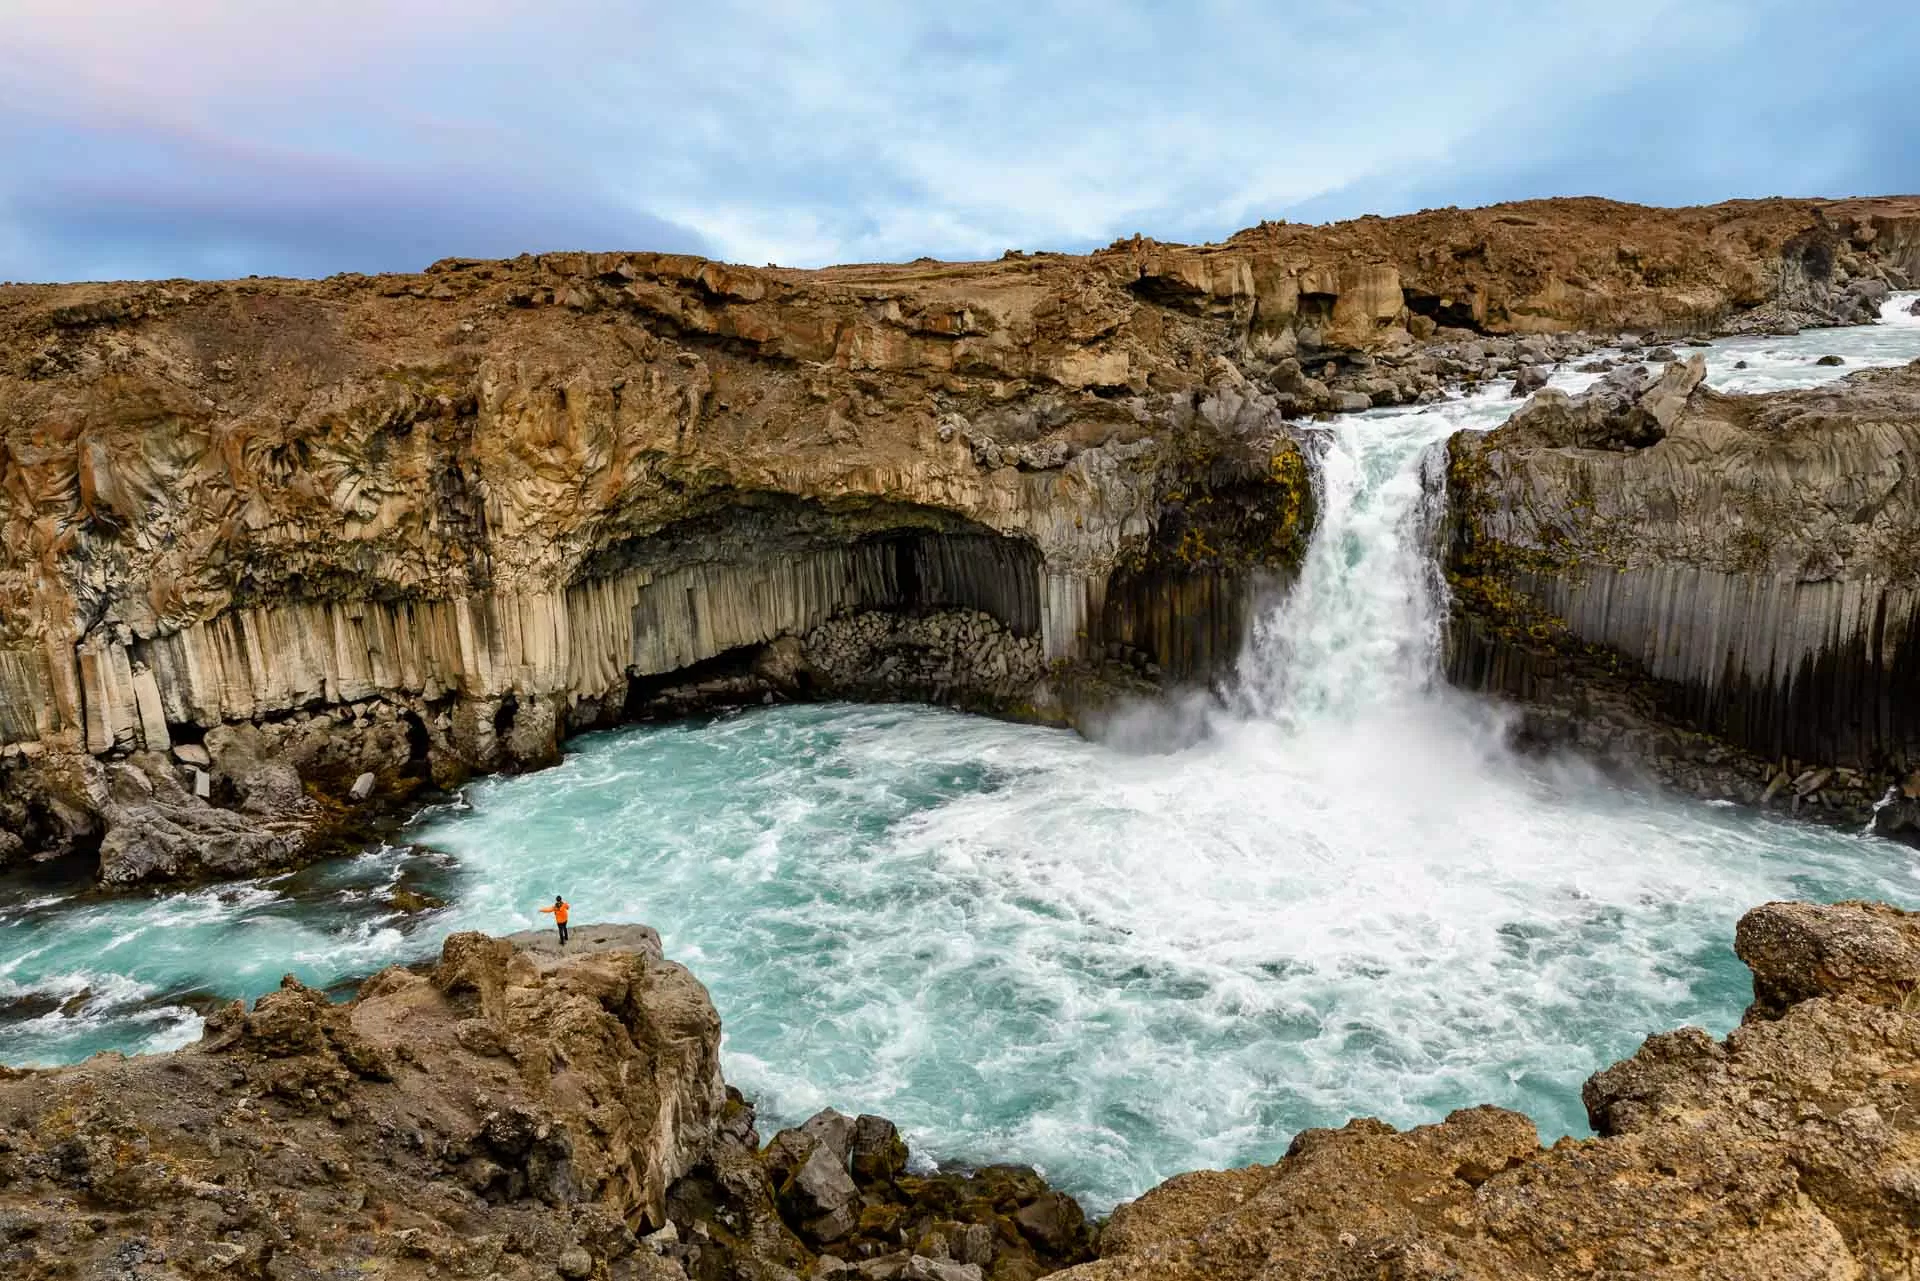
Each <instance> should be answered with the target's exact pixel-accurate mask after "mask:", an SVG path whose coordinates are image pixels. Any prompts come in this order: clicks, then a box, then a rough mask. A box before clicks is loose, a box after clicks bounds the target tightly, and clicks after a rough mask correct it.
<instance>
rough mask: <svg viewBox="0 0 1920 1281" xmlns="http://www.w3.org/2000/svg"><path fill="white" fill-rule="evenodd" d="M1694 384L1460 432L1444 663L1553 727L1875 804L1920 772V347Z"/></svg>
mask: <svg viewBox="0 0 1920 1281" xmlns="http://www.w3.org/2000/svg"><path fill="white" fill-rule="evenodd" d="M1700 378H1701V370H1700V368H1699V366H1698V365H1697V364H1696V365H1694V366H1691V367H1689V366H1683V365H1678V364H1676V365H1673V366H1670V367H1669V368H1668V370H1667V372H1666V374H1665V376H1664V377H1663V378H1661V379H1660V380H1658V382H1657V383H1655V384H1653V385H1650V386H1649V385H1645V384H1644V383H1641V382H1635V381H1633V379H1632V378H1631V376H1628V377H1626V378H1623V377H1622V376H1621V375H1619V374H1615V375H1610V376H1609V378H1608V379H1607V380H1606V381H1603V382H1602V383H1601V384H1600V385H1599V386H1598V387H1596V388H1595V390H1594V391H1593V392H1592V393H1590V394H1588V395H1587V396H1585V397H1583V398H1581V399H1580V400H1578V401H1570V400H1569V399H1568V398H1567V397H1565V396H1564V395H1562V394H1560V393H1558V392H1543V393H1541V394H1540V395H1539V396H1537V397H1535V398H1534V399H1533V400H1532V401H1530V402H1529V403H1528V404H1527V406H1526V407H1525V408H1523V409H1522V410H1521V411H1520V412H1519V413H1518V414H1516V415H1515V416H1514V418H1513V419H1512V420H1511V421H1509V422H1508V423H1507V424H1506V425H1505V426H1503V427H1501V428H1499V429H1498V430H1496V431H1493V432H1490V433H1487V434H1486V435H1484V436H1475V435H1470V434H1465V433H1463V434H1461V435H1459V436H1456V437H1455V438H1454V439H1453V441H1452V442H1451V444H1450V446H1449V448H1450V467H1449V483H1450V487H1451V494H1450V499H1451V506H1452V511H1453V516H1454V521H1455V526H1456V528H1455V536H1454V540H1453V544H1452V548H1451V552H1450V566H1451V570H1452V581H1453V584H1454V588H1455V620H1454V629H1453V637H1452V645H1451V652H1450V663H1451V666H1452V674H1453V676H1454V679H1455V680H1456V681H1458V682H1460V683H1462V684H1465V685H1468V686H1472V687H1476V688H1482V689H1491V690H1495V691H1498V692H1502V693H1507V694H1511V695H1514V696H1516V697H1519V698H1521V699H1523V700H1528V701H1530V702H1532V703H1533V704H1534V705H1535V714H1534V717H1533V721H1532V727H1531V728H1532V730H1533V731H1534V732H1537V733H1538V734H1539V735H1540V736H1542V737H1545V738H1548V739H1554V738H1564V737H1572V738H1574V739H1576V740H1577V741H1579V742H1581V744H1582V745H1583V746H1586V747H1589V748H1592V749H1595V750H1598V751H1600V752H1601V753H1602V754H1609V753H1611V754H1614V755H1616V756H1618V757H1619V758H1621V759H1623V760H1636V759H1637V760H1644V761H1650V762H1652V763H1653V764H1654V765H1655V766H1656V768H1658V769H1661V770H1664V771H1665V772H1666V773H1667V774H1668V775H1669V776H1671V777H1673V778H1675V779H1676V780H1677V781H1681V782H1683V783H1686V784H1687V785H1689V786H1692V787H1694V788H1695V789H1696V790H1701V791H1704V792H1706V793H1708V794H1712V795H1727V796H1729V797H1731V798H1734V799H1739V800H1743V801H1747V802H1758V801H1762V800H1765V801H1768V802H1774V803H1778V804H1782V805H1791V806H1792V807H1793V808H1794V809H1796V810H1805V809H1812V810H1814V811H1818V812H1828V813H1832V814H1834V815H1836V816H1843V817H1844V818H1845V819H1846V820H1847V821H1848V822H1860V821H1864V820H1865V819H1866V817H1867V816H1868V813H1869V811H1870V809H1871V806H1872V805H1873V804H1874V803H1875V802H1877V801H1879V800H1880V799H1881V797H1882V796H1883V795H1884V794H1885V792H1886V789H1887V786H1888V785H1889V783H1900V784H1902V785H1903V786H1907V787H1908V788H1909V790H1911V789H1912V785H1913V783H1914V782H1920V780H1913V779H1912V775H1913V771H1914V769H1915V767H1916V766H1920V629H1917V624H1920V560H1916V557H1915V551H1916V549H1917V548H1920V482H1917V481H1916V479H1915V475H1914V468H1913V460H1914V459H1915V458H1916V457H1920V363H1916V364H1914V365H1910V366H1908V367H1906V368H1904V369H1893V370H1872V371H1866V372H1862V373H1858V374H1853V375H1850V376H1848V377H1847V378H1845V379H1844V380H1842V381H1840V382H1838V383H1835V384H1832V385H1829V386H1826V387H1821V388H1815V389H1809V390H1804V391H1792V392H1780V393H1773V394H1769V395H1763V396H1728V395H1721V394H1719V393H1716V392H1714V391H1713V390H1711V389H1710V388H1707V387H1705V386H1702V385H1701V382H1700ZM1675 727H1678V728H1675Z"/></svg>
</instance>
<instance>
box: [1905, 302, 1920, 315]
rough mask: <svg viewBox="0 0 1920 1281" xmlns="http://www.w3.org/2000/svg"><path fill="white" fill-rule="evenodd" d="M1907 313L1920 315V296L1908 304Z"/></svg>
mask: <svg viewBox="0 0 1920 1281" xmlns="http://www.w3.org/2000/svg"><path fill="white" fill-rule="evenodd" d="M1907 314H1908V315H1909V316H1920V298H1915V299H1914V300H1913V301H1912V302H1910V303H1908V304H1907Z"/></svg>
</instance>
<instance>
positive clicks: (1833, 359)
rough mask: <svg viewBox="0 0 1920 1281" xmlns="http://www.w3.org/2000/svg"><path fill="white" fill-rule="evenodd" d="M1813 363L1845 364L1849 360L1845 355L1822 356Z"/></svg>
mask: <svg viewBox="0 0 1920 1281" xmlns="http://www.w3.org/2000/svg"><path fill="white" fill-rule="evenodd" d="M1813 363H1814V364H1816V365H1844V364H1846V363H1847V361H1846V358H1845V357H1844V356H1822V357H1820V359H1818V360H1816V361H1814V362H1813Z"/></svg>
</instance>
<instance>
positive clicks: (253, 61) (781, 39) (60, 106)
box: [0, 0, 1920, 280]
mask: <svg viewBox="0 0 1920 1281" xmlns="http://www.w3.org/2000/svg"><path fill="white" fill-rule="evenodd" d="M1916 66H1920V0H1854V2H1853V3H1850V4H1847V5H1844V6H1833V7H1831V8H1829V6H1826V5H1820V4H1814V3H1812V0H1792V2H1788V0H1684V2H1672V0H1605V2H1604V3H1602V2H1599V0H1592V2H1576V0H1531V2H1525V3H1522V2H1513V3H1509V2H1507V0H1474V2H1471V3H1469V2H1468V0H1315V2H1314V3H1309V4H1293V3H1279V2H1274V3H1266V4H1260V3H1253V2H1251V0H1187V2H1186V3H1167V4H1158V3H1125V2H1123V0H1099V2H1095V0H1087V2H1085V3H1082V2H1080V0H1016V2H1005V0H975V2H974V3H971V4H965V5H948V4H930V3H917V2H916V0H893V2H891V3H881V2H871V0H841V2H839V3H814V2H812V0H787V2H785V3H779V2H776V0H701V2H700V3H674V4H668V3H648V2H644V0H628V2H626V3H622V2H620V0H538V2H529V0H297V2H295V0H0V280H9V279H10V280H60V279H65V280H71V279H118V278H151V277H171V276H196V277H226V276H242V275H248V274H261V275H270V274H271V275H299V276H323V275H328V274H331V273H334V272H339V271H366V272H372V271H408V270H418V269H420V268H422V267H424V266H426V265H427V264H428V263H430V262H432V261H434V260H435V259H437V258H442V257H448V256H473V257H479V256H486V257H496V256H510V255H513V254H517V253H522V252H542V251H548V250H558V249H589V250H639V249H661V250H676V251H686V252H692V253H700V254H706V255H709V256H713V257H717V258H724V259H727V260H730V261H736V262H747V263H755V264H758V263H765V262H776V263H779V264H781V265H785V266H819V265H823V264H826V263H833V262H863V261H883V260H904V259H910V258H914V257H918V256H921V255H929V256H932V257H936V258H947V259H965V258H991V257H998V256H999V255H1000V254H1001V253H1002V252H1003V251H1004V250H1007V249H1010V248H1013V249H1027V250H1035V249H1063V250H1084V249H1088V248H1091V247H1093V246H1096V245H1101V244H1105V243H1107V242H1109V241H1111V240H1114V239H1116V238H1119V237H1122V236H1129V235H1132V234H1134V233H1136V232H1139V233H1144V234H1147V235H1152V236H1157V237H1159V238H1161V239H1163V240H1178V241H1190V242H1200V241H1206V240H1215V239H1220V238H1222V237H1224V236H1226V235H1228V234H1231V233H1232V232H1233V231H1235V230H1237V229H1238V228H1240V227H1243V226H1247V225H1250V224H1252V223H1256V222H1258V221H1260V220H1261V219H1263V218H1286V219H1291V220H1294V221H1311V222H1321V221H1330V220H1334V219H1340V218H1348V217H1354V216H1357V215H1359V214H1363V213H1384V214H1392V213H1404V212H1409V211H1412V210H1415V209H1420V208H1427V207H1433V206H1439V205H1450V204H1457V205H1475V204H1486V203H1490V202H1493V201H1497V200H1508V199H1523V198H1529V197H1535V196H1553V195H1605V196H1612V197H1616V198H1619V199H1624V200H1635V201H1640V202H1644V203H1649V204H1693V203H1703V202H1710V201H1715V200H1721V199H1727V198H1730V197H1735V196H1762V195H1775V194H1788V195H1808V196H1811V195H1830V196H1843V195H1857V194H1884V193H1892V192H1900V193H1910V192H1916V191H1920V71H1917V70H1916Z"/></svg>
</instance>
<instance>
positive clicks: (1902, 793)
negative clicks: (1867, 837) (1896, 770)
mask: <svg viewBox="0 0 1920 1281" xmlns="http://www.w3.org/2000/svg"><path fill="white" fill-rule="evenodd" d="M1873 831H1874V834H1875V835H1876V836H1885V837H1889V838H1891V839H1893V840H1896V841H1901V842H1904V843H1905V844H1908V845H1920V770H1915V771H1914V772H1913V773H1912V774H1910V775H1908V776H1907V780H1906V782H1905V783H1903V784H1901V785H1900V786H1898V787H1894V788H1890V789H1889V790H1888V793H1887V795H1886V797H1885V798H1884V799H1882V800H1881V802H1880V805H1879V807H1878V808H1877V809H1875V810H1874V811H1873Z"/></svg>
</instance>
